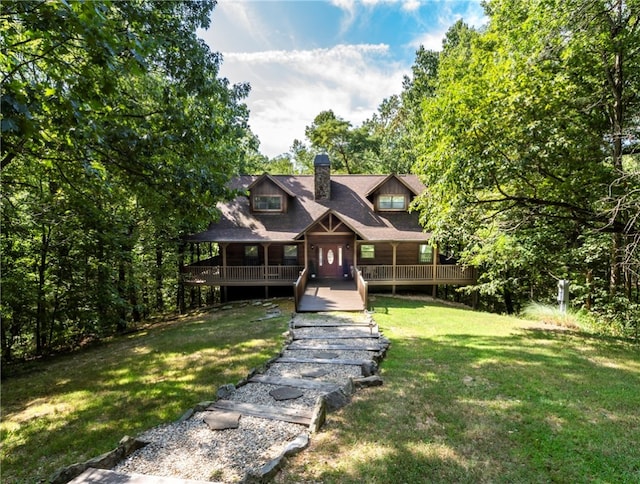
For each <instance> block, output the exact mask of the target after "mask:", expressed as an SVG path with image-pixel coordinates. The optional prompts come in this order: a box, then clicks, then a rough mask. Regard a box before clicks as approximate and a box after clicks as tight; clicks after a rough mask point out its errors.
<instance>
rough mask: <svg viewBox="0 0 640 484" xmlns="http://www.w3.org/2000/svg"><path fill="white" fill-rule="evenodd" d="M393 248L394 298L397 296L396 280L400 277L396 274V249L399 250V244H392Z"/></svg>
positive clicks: (392, 288) (392, 287) (392, 286)
mask: <svg viewBox="0 0 640 484" xmlns="http://www.w3.org/2000/svg"><path fill="white" fill-rule="evenodd" d="M391 247H393V259H392V261H393V262H392V263H393V267H392V268H391V271H392V276H391V277H392V278H393V284H391V294H393V295H394V296H395V295H396V284H395V282H396V278H397V277H398V276H397V274H396V249H397V248H398V243H397V242H391Z"/></svg>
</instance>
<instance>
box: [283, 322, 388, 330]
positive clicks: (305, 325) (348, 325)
mask: <svg viewBox="0 0 640 484" xmlns="http://www.w3.org/2000/svg"><path fill="white" fill-rule="evenodd" d="M292 327H293V328H294V329H295V328H357V329H360V328H371V327H377V325H376V324H375V323H373V324H369V323H342V322H340V321H294V322H293V323H292Z"/></svg>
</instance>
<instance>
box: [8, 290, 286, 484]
mask: <svg viewBox="0 0 640 484" xmlns="http://www.w3.org/2000/svg"><path fill="white" fill-rule="evenodd" d="M280 306H281V308H282V312H283V316H281V317H279V318H276V319H271V320H267V321H262V322H259V321H252V320H255V319H258V318H260V317H262V316H264V315H265V310H264V309H263V308H255V307H252V306H247V307H245V308H242V309H233V310H229V311H220V312H217V313H209V314H201V315H199V316H191V317H189V318H183V319H177V320H173V321H169V322H165V323H162V324H159V325H155V326H151V327H149V328H147V329H145V330H143V331H139V332H137V333H135V334H131V335H129V336H126V337H120V338H115V339H113V340H112V341H110V342H107V343H104V344H101V345H99V346H96V347H93V348H89V349H85V350H83V351H80V352H77V353H74V354H71V355H66V356H62V357H56V358H53V359H50V360H48V361H43V362H38V363H36V364H32V365H30V367H29V370H28V371H23V372H22V373H21V374H20V375H19V376H15V377H11V378H8V379H5V380H4V381H3V382H2V422H1V424H0V431H1V437H2V449H1V454H0V455H1V458H2V462H1V468H0V472H1V474H0V476H1V479H0V480H1V481H2V482H3V483H16V482H20V483H22V482H24V483H29V484H30V483H34V482H39V481H41V480H46V479H48V478H49V477H50V476H51V474H52V473H53V472H55V471H56V470H57V469H58V468H60V467H63V466H67V465H70V464H73V463H75V462H82V461H85V460H87V459H90V458H92V457H96V456H98V455H100V454H102V453H103V452H106V451H109V450H111V449H113V448H115V447H116V446H117V445H118V442H119V440H120V439H121V438H122V437H123V436H124V435H131V436H136V435H138V434H139V433H141V432H142V431H144V430H146V429H149V428H152V427H155V426H156V425H159V424H162V423H166V422H171V421H174V420H176V419H177V418H179V417H180V415H182V413H183V412H185V411H186V410H187V409H189V408H191V407H193V406H194V405H195V404H197V403H198V402H200V401H203V400H212V399H213V398H214V396H215V392H216V389H217V388H218V387H219V386H220V385H224V384H226V383H236V382H238V381H239V380H240V379H242V378H243V377H245V376H246V375H247V373H248V372H249V371H250V369H251V368H254V367H257V366H260V365H261V364H264V363H265V362H266V361H267V360H268V359H269V358H271V357H273V356H274V355H276V354H277V353H278V351H280V349H281V348H282V346H283V345H284V338H283V337H282V334H283V332H284V331H285V330H286V329H287V325H288V322H289V319H290V318H289V315H290V314H291V311H292V310H293V306H292V303H291V302H288V301H280Z"/></svg>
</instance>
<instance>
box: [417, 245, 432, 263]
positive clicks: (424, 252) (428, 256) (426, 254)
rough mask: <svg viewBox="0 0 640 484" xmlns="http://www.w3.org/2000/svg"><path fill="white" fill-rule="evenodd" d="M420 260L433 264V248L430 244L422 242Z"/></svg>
mask: <svg viewBox="0 0 640 484" xmlns="http://www.w3.org/2000/svg"><path fill="white" fill-rule="evenodd" d="M418 262H420V264H431V263H432V262H433V248H432V247H431V246H430V245H429V244H420V250H419V251H418Z"/></svg>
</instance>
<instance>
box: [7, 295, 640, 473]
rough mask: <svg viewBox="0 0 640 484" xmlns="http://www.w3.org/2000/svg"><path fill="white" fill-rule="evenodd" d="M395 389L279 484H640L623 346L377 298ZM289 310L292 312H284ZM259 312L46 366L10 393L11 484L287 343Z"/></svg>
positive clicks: (633, 372) (630, 378)
mask: <svg viewBox="0 0 640 484" xmlns="http://www.w3.org/2000/svg"><path fill="white" fill-rule="evenodd" d="M374 306H375V319H376V321H377V322H378V323H379V324H380V326H381V327H382V329H383V331H384V332H385V335H386V336H387V337H388V338H389V339H390V340H391V341H392V345H391V348H390V350H389V353H388V355H387V358H386V359H385V360H384V361H383V362H382V365H381V374H382V376H383V378H384V381H385V383H384V385H383V386H382V387H375V388H371V389H365V390H361V391H359V392H358V393H357V394H356V395H355V397H354V400H353V402H352V403H351V404H350V405H349V406H347V407H345V408H343V409H342V410H340V411H339V412H336V413H333V414H331V415H330V416H329V419H328V422H327V424H326V425H325V427H324V428H323V430H322V431H321V432H320V433H319V434H317V435H315V436H314V437H313V438H312V444H311V447H310V448H309V449H307V450H306V451H304V452H302V453H301V454H299V455H297V456H295V457H292V458H291V459H289V460H288V463H287V465H286V466H285V469H284V471H282V472H281V474H280V475H279V476H278V477H277V481H279V482H287V483H288V482H310V481H312V482H326V483H331V482H339V483H350V482H353V483H356V482H357V483H361V482H367V483H388V482H447V483H448V482H457V483H458V482H462V483H464V482H469V483H471V482H473V483H478V482H480V483H482V482H492V483H493V482H505V483H506V482H509V483H512V482H527V483H530V482H533V483H537V482H572V483H573V482H608V483H615V482H621V483H622V482H640V412H639V411H638V409H640V351H639V348H638V346H637V345H633V344H631V343H629V342H627V341H624V340H617V339H612V338H598V337H594V336H592V335H588V334H584V333H579V332H576V331H571V330H567V329H566V328H555V327H548V326H545V325H543V324H541V323H539V322H533V321H526V320H521V319H516V318H509V317H504V316H496V315H493V314H486V313H478V312H471V311H467V310H464V309H460V308H456V307H451V306H444V305H438V304H433V303H425V302H421V301H408V300H403V299H396V298H387V297H377V299H376V300H375V301H374ZM283 309H284V311H283V312H284V314H287V312H288V311H290V310H291V308H290V307H285V306H284V305H283ZM262 314H264V311H263V310H262V309H257V308H252V307H246V308H243V309H234V310H232V311H225V312H220V313H215V314H202V315H199V316H195V317H191V318H189V319H184V320H179V321H173V322H168V323H166V324H164V325H162V326H161V327H150V328H148V329H147V330H145V331H142V332H139V333H136V334H133V335H130V336H127V337H122V338H117V339H114V340H113V341H111V342H109V343H107V344H103V345H100V346H97V347H94V348H90V349H87V350H85V351H82V352H78V353H76V354H73V355H68V356H65V357H60V358H55V359H52V360H49V361H45V362H40V363H38V364H37V365H35V367H33V368H32V369H31V372H30V373H28V374H23V375H21V376H16V377H12V378H11V379H8V380H6V381H5V382H3V386H2V399H3V401H2V413H3V415H2V423H1V430H2V440H3V444H2V482H7V483H15V482H28V483H32V482H38V481H41V480H43V479H46V478H48V477H49V476H50V475H51V473H52V472H54V471H55V470H56V469H58V468H59V467H61V466H64V465H69V464H71V463H73V462H77V461H83V460H86V459H89V458H91V457H95V456H97V455H99V454H100V453H102V452H105V451H107V450H110V449H112V448H114V447H115V446H116V445H117V443H118V441H119V440H120V438H121V437H122V436H124V435H125V434H128V435H137V434H139V433H140V432H142V431H143V430H146V429H148V428H151V427H154V426H156V425H158V424H161V423H164V422H169V421H173V420H175V419H177V418H178V417H179V416H180V415H181V414H182V413H183V412H184V411H185V410H186V409H188V408H190V407H192V406H193V405H194V404H196V403H197V402H199V401H201V400H207V399H211V397H212V396H213V395H214V394H215V390H216V388H217V387H218V386H220V385H222V384H225V383H235V382H237V381H238V380H239V379H241V378H242V377H244V376H245V375H246V374H247V373H248V371H249V369H250V368H252V367H255V366H259V365H260V364H262V363H264V362H265V361H266V360H267V359H268V358H270V357H272V356H273V355H275V354H276V353H277V352H278V351H279V350H280V349H281V347H282V344H283V339H282V338H281V333H282V332H283V331H284V330H285V328H286V323H287V321H288V318H287V317H282V318H279V319H276V320H268V321H264V322H251V320H253V319H255V318H256V317H258V316H260V315H262Z"/></svg>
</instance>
